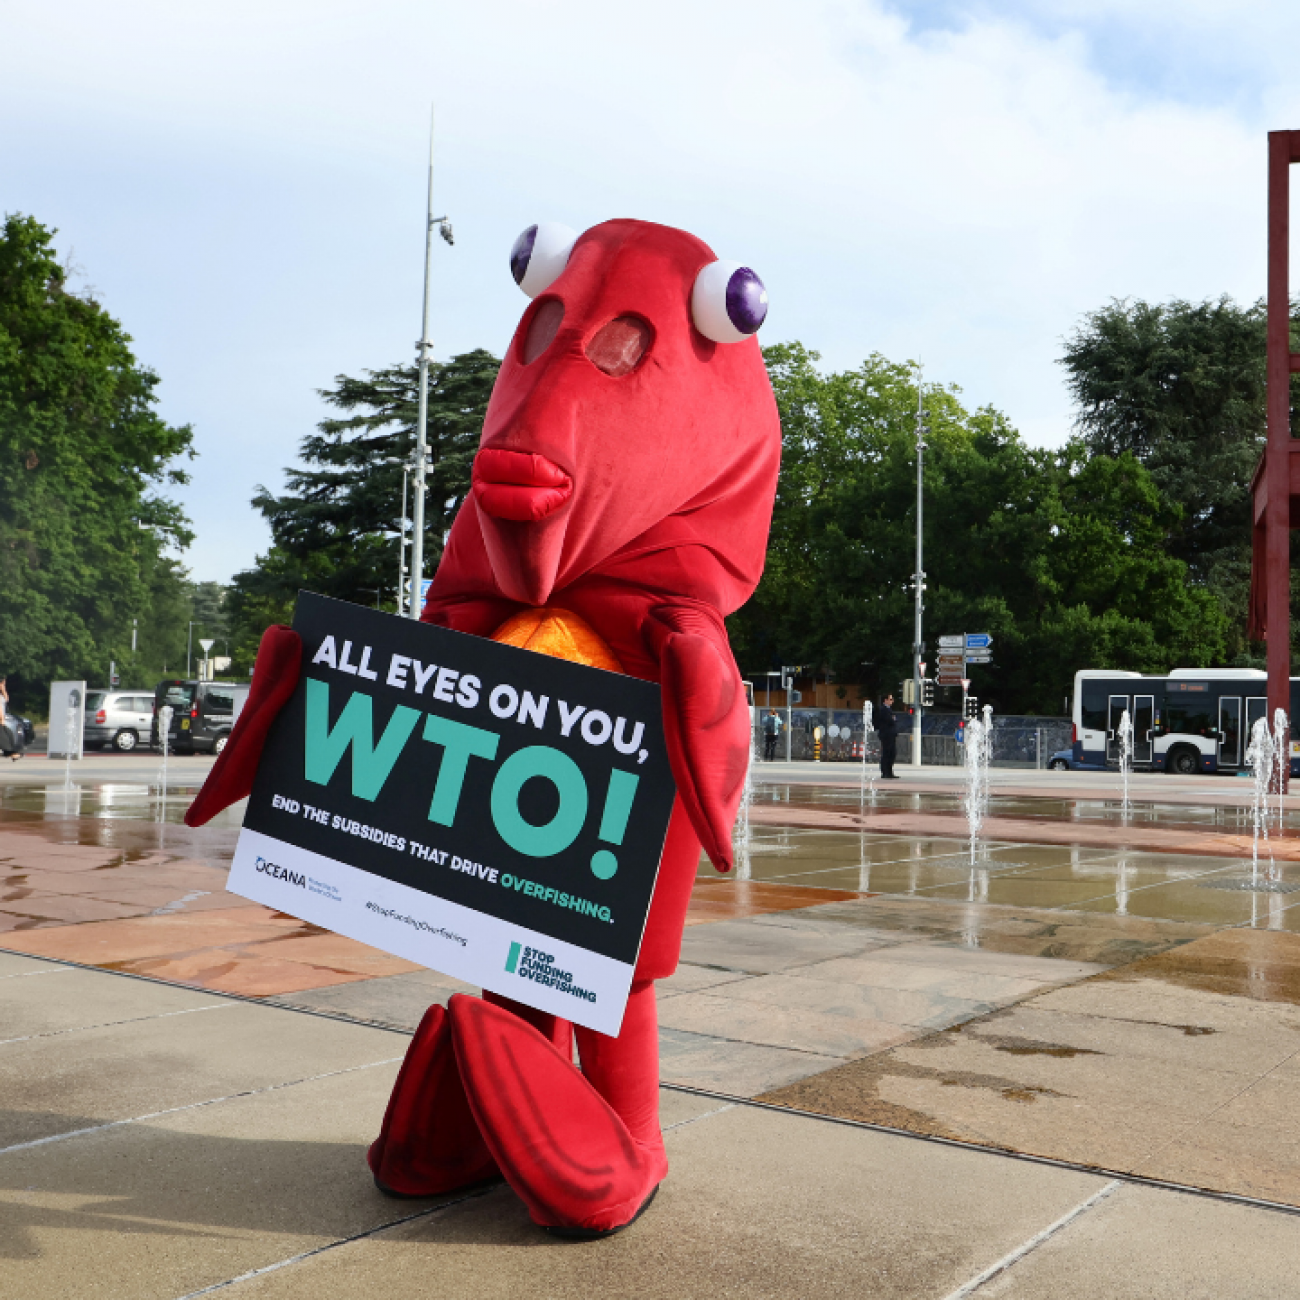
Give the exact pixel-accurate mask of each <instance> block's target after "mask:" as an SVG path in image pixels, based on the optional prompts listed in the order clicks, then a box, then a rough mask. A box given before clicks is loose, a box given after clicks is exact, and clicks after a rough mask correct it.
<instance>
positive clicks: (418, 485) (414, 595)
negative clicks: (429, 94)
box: [407, 111, 455, 618]
mask: <svg viewBox="0 0 1300 1300" xmlns="http://www.w3.org/2000/svg"><path fill="white" fill-rule="evenodd" d="M435 226H437V227H438V233H439V234H440V235H441V236H442V237H443V239H445V240H446V241H447V243H448V244H452V243H454V242H455V241H454V239H453V238H452V233H451V222H450V221H448V220H447V218H446V217H435V216H434V215H433V113H432V111H430V113H429V196H428V202H427V204H426V206H425V226H424V315H423V324H422V326H421V330H420V341H419V343H417V344H416V347H418V348H419V350H420V381H419V382H420V410H419V418H418V423H417V427H416V440H415V521H414V523H415V527H414V532H415V536H414V537H413V538H412V539H411V602H410V606H409V609H408V611H407V613H408V614H409V616H410V617H411V618H419V617H420V614H421V613H422V612H423V611H421V610H420V609H419V608H417V606H418V604H419V594H420V588H421V587H422V586H423V585H424V498H425V493H426V492H427V490H428V484H427V478H426V471H427V468H428V465H427V462H428V457H429V362H430V360H431V359H432V357H433V342H432V340H431V339H430V338H429V276H430V272H431V268H432V263H433V229H434V227H435Z"/></svg>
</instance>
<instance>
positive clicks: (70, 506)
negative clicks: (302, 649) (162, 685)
mask: <svg viewBox="0 0 1300 1300" xmlns="http://www.w3.org/2000/svg"><path fill="white" fill-rule="evenodd" d="M53 237H54V232H53V231H51V230H48V229H47V228H46V227H44V226H43V225H41V223H40V222H38V221H36V220H35V219H33V218H31V217H26V216H21V215H11V216H8V217H6V219H5V222H4V226H3V231H2V233H0V592H3V602H4V614H3V617H0V672H8V673H9V674H10V687H11V692H12V693H14V694H15V696H16V699H15V703H16V704H18V705H19V707H30V706H32V705H36V706H37V707H39V705H40V703H41V701H42V700H43V698H44V694H45V689H46V684H47V683H48V682H49V681H50V679H52V678H55V677H82V676H84V677H86V678H87V679H88V680H91V681H95V682H102V681H105V680H106V679H107V675H108V665H109V660H110V659H115V660H117V661H118V662H119V663H121V664H123V665H127V661H128V660H131V652H130V644H131V629H132V624H133V620H137V619H138V620H139V626H140V628H141V629H144V630H146V633H147V636H146V642H145V646H146V647H147V648H145V649H142V650H140V651H138V653H137V655H136V656H135V658H134V660H131V662H130V664H129V670H130V672H131V673H132V675H133V676H140V677H141V678H142V680H141V681H140V682H136V683H134V684H143V679H144V678H147V677H148V675H149V674H150V673H151V672H152V671H154V670H155V669H156V667H158V666H159V665H157V664H156V662H155V658H154V656H155V653H156V652H157V651H158V650H159V649H160V648H161V637H159V636H156V635H155V634H156V633H158V631H159V623H160V621H161V620H166V619H168V618H170V617H171V616H172V614H173V613H174V605H175V602H176V600H177V599H178V597H182V588H181V584H182V582H183V573H182V571H181V570H180V568H179V565H178V564H177V562H176V560H175V559H174V558H173V556H171V555H170V554H169V551H171V550H172V549H173V548H177V547H184V546H185V545H187V544H188V543H189V541H190V540H191V533H190V531H189V526H188V521H187V520H186V519H185V517H184V515H183V514H182V513H181V510H180V508H179V507H178V506H177V505H176V504H175V502H173V501H170V500H168V499H167V498H166V497H164V496H162V495H159V493H158V491H157V488H158V487H159V485H167V484H177V483H183V482H185V481H186V476H185V474H184V473H183V472H182V470H181V469H180V468H179V467H178V466H177V464H176V462H177V460H178V458H180V457H184V456H189V455H192V454H193V452H192V449H191V431H190V428H189V426H187V425H186V426H180V427H176V426H172V425H169V424H167V423H166V422H165V421H163V420H162V419H161V418H160V417H159V416H158V414H157V412H156V410H155V409H154V408H155V406H156V403H157V397H156V394H155V389H156V387H157V384H158V377H157V376H156V375H155V374H154V373H153V372H152V371H150V370H148V369H147V368H145V367H143V366H141V365H140V364H139V362H138V361H137V360H136V358H135V355H134V354H133V352H132V351H131V348H130V343H131V339H130V336H129V335H127V334H126V333H125V332H124V331H123V329H122V326H121V325H120V324H119V323H118V322H117V321H116V320H114V319H113V317H112V316H110V315H109V314H108V312H106V311H105V310H104V308H103V307H101V306H100V304H99V303H97V302H96V301H95V300H94V299H93V298H92V297H90V296H89V295H85V294H81V295H79V294H75V293H73V292H71V291H70V289H69V288H68V285H67V276H66V273H65V271H64V269H63V267H62V266H61V265H60V264H59V262H58V259H57V256H56V253H55V249H54V244H53Z"/></svg>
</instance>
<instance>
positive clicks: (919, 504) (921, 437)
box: [912, 366, 930, 765]
mask: <svg viewBox="0 0 1300 1300" xmlns="http://www.w3.org/2000/svg"><path fill="white" fill-rule="evenodd" d="M922 373H923V372H922V369H921V367H920V366H917V368H916V572H915V573H914V574H913V575H912V591H913V595H914V596H915V617H914V624H913V635H912V696H913V700H912V707H913V708H914V709H915V710H916V712H915V713H913V714H912V761H913V762H914V763H916V764H918V765H919V764H920V762H921V675H922V674H921V656H922V655H923V654H924V653H925V645H924V643H923V642H922V640H921V619H922V615H923V613H924V611H925V556H924V550H923V545H922V523H923V519H924V501H923V497H922V491H921V488H922V484H923V483H924V481H925V435H926V434H927V433H929V432H930V426H929V425H928V424H927V423H926V418H927V417H928V416H929V414H930V413H929V411H927V410H926V409H925V389H924V387H923V386H922V383H921V375H922Z"/></svg>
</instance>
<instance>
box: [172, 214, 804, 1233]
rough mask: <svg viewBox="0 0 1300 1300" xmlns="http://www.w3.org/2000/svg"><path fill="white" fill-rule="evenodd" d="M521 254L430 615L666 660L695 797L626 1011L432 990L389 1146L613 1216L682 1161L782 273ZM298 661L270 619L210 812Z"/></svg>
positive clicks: (401, 1176) (594, 1214)
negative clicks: (687, 943) (700, 940)
mask: <svg viewBox="0 0 1300 1300" xmlns="http://www.w3.org/2000/svg"><path fill="white" fill-rule="evenodd" d="M511 267H512V270H513V272H514V275H515V279H516V281H517V282H518V283H519V284H520V285H521V287H522V288H523V289H524V291H525V292H526V293H528V294H529V296H530V297H533V299H534V301H533V303H532V304H531V306H530V307H529V308H528V309H527V310H526V311H525V312H524V315H523V317H522V319H521V321H520V323H519V327H518V328H517V330H516V331H515V336H514V338H513V340H512V341H511V344H510V347H509V350H508V351H507V353H506V356H505V360H504V362H503V363H502V366H501V372H500V375H499V376H498V378H497V382H496V386H495V388H494V390H493V393H492V399H491V402H490V404H489V406H488V411H487V418H486V420H485V422H484V426H483V436H482V441H481V443H480V448H479V452H478V455H477V457H476V459H475V463H474V471H473V490H472V494H471V496H470V498H469V499H468V500H467V501H466V503H465V505H464V507H463V508H462V509H461V510H460V512H459V514H458V515H457V517H456V521H455V524H454V525H453V527H452V530H451V534H450V536H449V538H448V542H447V547H446V551H445V553H444V555H443V558H442V561H441V563H440V564H439V566H438V571H437V575H436V576H435V578H434V581H433V585H432V588H431V590H430V593H429V599H428V602H427V604H426V605H425V608H424V612H423V619H424V621H426V622H431V623H436V624H439V625H442V626H444V627H449V628H453V629H455V630H456V631H460V632H468V633H472V634H474V635H477V636H485V637H493V638H494V639H497V640H502V641H508V642H510V643H512V644H516V645H523V646H526V647H528V648H530V649H537V650H541V651H542V652H543V653H551V654H558V655H560V656H561V657H564V658H569V659H576V660H578V661H580V662H584V663H589V664H593V665H594V666H597V667H602V668H607V669H613V670H616V671H621V672H624V673H627V674H630V675H632V676H635V677H640V678H644V679H646V680H648V681H654V682H658V683H660V685H661V687H662V698H663V713H664V729H665V734H666V739H667V744H668V750H669V759H670V762H671V765H672V769H673V774H674V776H675V778H676V782H677V790H678V795H677V803H676V805H675V807H674V811H673V816H672V820H671V822H670V825H669V829H668V835H667V840H666V842H665V845H664V851H663V857H662V859H661V862H660V867H659V877H658V882H657V884H656V886H655V892H654V896H653V899H652V901H651V905H650V914H649V918H648V921H647V924H646V930H645V936H644V939H643V941H642V945H641V950H640V954H639V957H638V959H637V964H636V970H635V975H634V980H633V984H632V990H631V993H630V995H629V998H628V1003H627V1010H626V1012H625V1014H624V1018H623V1024H622V1028H621V1030H620V1032H619V1034H618V1036H617V1037H616V1038H611V1037H608V1036H607V1035H604V1034H600V1033H597V1032H596V1031H594V1030H590V1029H586V1028H584V1027H582V1026H577V1027H576V1029H575V1027H574V1026H572V1025H571V1024H569V1022H567V1021H563V1020H560V1019H559V1018H557V1017H555V1016H553V1015H549V1014H545V1013H543V1012H540V1011H536V1010H533V1009H531V1008H528V1007H524V1006H522V1005H519V1004H517V1003H514V1002H511V1001H509V1000H508V999H506V998H504V997H500V996H498V995H495V994H491V993H485V994H484V996H483V997H482V998H481V999H480V998H473V997H465V996H461V995H457V996H455V997H453V998H452V999H451V1002H450V1005H449V1006H448V1008H447V1009H445V1010H444V1009H443V1008H442V1007H441V1006H434V1007H431V1008H430V1009H429V1011H428V1012H427V1013H426V1015H425V1017H424V1019H423V1021H422V1022H421V1024H420V1027H419V1029H418V1030H417V1032H416V1035H415V1038H414V1040H413V1041H412V1043H411V1046H410V1049H409V1050H408V1052H407V1055H406V1059H405V1061H404V1063H403V1065H402V1069H401V1072H400V1074H399V1076H398V1079H397V1083H396V1085H395V1086H394V1089H393V1093H392V1097H391V1099H390V1101H389V1104H388V1110H387V1113H386V1115H385V1117H384V1123H383V1127H382V1130H381V1132H380V1135H379V1137H378V1139H377V1140H376V1141H375V1143H374V1145H373V1146H372V1147H371V1149H370V1153H369V1161H370V1166H371V1170H372V1172H373V1174H374V1177H375V1181H376V1182H377V1183H378V1184H379V1186H380V1188H381V1189H382V1190H384V1191H386V1192H389V1193H390V1194H395V1195H403V1196H433V1195H438V1194H442V1193H445V1192H450V1191H453V1190H455V1189H457V1188H462V1187H467V1186H470V1185H473V1184H476V1183H482V1182H486V1181H489V1180H492V1179H496V1178H501V1177H504V1178H505V1179H506V1181H507V1182H508V1183H509V1184H510V1185H511V1187H512V1188H513V1189H514V1190H515V1191H516V1192H517V1193H518V1194H519V1196H520V1197H521V1198H522V1199H523V1201H524V1203H525V1204H526V1205H527V1207H528V1211H529V1213H530V1214H531V1215H532V1217H533V1219H534V1221H535V1222H536V1223H538V1224H540V1225H541V1226H543V1227H545V1228H548V1229H549V1230H551V1231H553V1232H557V1233H560V1234H564V1235H572V1236H599V1235H604V1234H605V1233H608V1232H613V1231H617V1230H618V1229H620V1228H622V1227H625V1226H626V1225H627V1224H628V1223H630V1222H631V1221H632V1220H633V1219H635V1218H636V1217H637V1215H638V1214H640V1212H641V1211H642V1210H643V1209H644V1208H645V1207H646V1206H647V1205H648V1204H649V1202H650V1200H651V1199H652V1198H653V1196H654V1193H655V1191H656V1189H657V1188H658V1186H659V1183H660V1182H661V1181H662V1180H663V1178H664V1175H665V1174H666V1173H667V1169H668V1161H667V1156H666V1154H665V1151H664V1143H663V1138H662V1135H661V1133H660V1128H659V1055H658V1026H657V1018H656V1013H655V999H654V987H653V981H654V980H656V979H661V978H664V977H665V976H668V975H671V974H672V972H673V971H674V970H675V969H676V966H677V960H678V956H679V953H680V949H681V938H682V929H683V926H684V924H685V918H686V907H687V903H688V901H689V898H690V893H691V887H692V884H693V882H694V879H695V873H696V867H697V864H698V861H699V855H700V847H701V845H703V847H704V850H705V851H706V852H707V853H708V855H709V857H710V858H711V859H712V861H713V863H714V864H715V865H716V866H717V867H718V869H719V870H723V871H726V870H728V869H729V868H730V866H731V828H732V824H733V822H734V820H735V815H736V809H737V806H738V804H739V801H740V796H741V790H742V786H743V782H744V776H745V768H746V763H747V761H748V752H749V744H750V724H749V713H748V708H747V707H746V699H745V692H744V688H743V685H742V683H741V680H740V676H739V674H738V672H737V670H736V665H735V662H734V660H733V658H732V655H731V650H730V646H729V645H728V642H727V634H726V630H725V627H724V625H723V618H724V616H725V615H726V614H729V613H731V612H732V611H733V610H735V609H737V608H739V606H740V605H741V604H743V603H744V601H745V600H746V599H748V597H749V596H750V594H751V593H752V592H753V590H754V587H755V586H756V585H757V583H758V579H759V577H760V575H761V573H762V569H763V558H764V554H765V550H766V544H767V532H768V526H769V522H770V519H771V512H772V501H773V497H774V494H775V491H776V479H777V471H778V465H779V457H780V442H781V439H780V426H779V423H778V419H777V412H776V404H775V401H774V399H773V396H772V389H771V385H770V384H769V382H768V378H767V374H766V371H765V369H764V366H763V360H762V355H761V353H760V351H759V348H758V343H757V341H756V340H755V339H754V338H753V337H752V335H753V334H754V333H755V331H756V330H757V329H758V326H759V325H760V324H761V323H762V319H763V316H764V315H765V314H766V302H767V295H766V293H765V292H764V290H763V286H762V283H761V281H760V280H759V279H758V277H757V276H756V275H754V273H753V272H752V271H750V270H749V269H748V268H746V267H742V266H739V265H738V264H736V263H729V262H720V261H718V260H717V259H716V258H715V256H714V254H713V253H712V251H711V250H710V249H709V248H708V246H707V245H705V244H704V243H703V242H702V241H700V240H698V239H696V238H695V237H694V236H692V235H689V234H687V233H685V232H684V231H680V230H673V229H670V228H668V227H664V226H656V225H651V224H649V223H647V222H640V221H608V222H605V223H604V224H602V225H599V226H596V227H594V228H593V229H591V230H588V231H587V232H586V233H585V234H583V235H581V236H580V237H576V238H575V237H574V236H573V235H572V232H568V231H566V230H565V229H564V228H563V227H557V226H551V225H543V226H535V227H530V229H529V230H527V231H525V232H524V234H523V235H521V236H520V239H519V241H517V243H516V245H515V248H514V251H513V253H512V256H511ZM300 665H301V644H300V642H299V641H298V638H297V636H296V635H295V634H294V633H292V632H291V631H290V630H289V629H287V628H272V629H270V630H269V631H268V632H267V634H266V637H265V639H264V641H263V644H262V648H261V649H260V651H259V654H258V660H257V666H256V671H255V673H254V676H253V688H252V693H251V695H252V698H250V700H249V703H248V705H247V706H246V708H245V711H244V713H243V715H242V716H241V718H240V721H239V723H238V724H237V726H236V728H235V730H234V732H233V734H232V736H231V740H230V744H229V745H228V746H227V748H226V751H225V753H224V754H223V755H222V756H221V757H220V758H219V759H218V761H217V764H216V765H215V766H214V768H213V770H212V772H211V774H210V776H209V778H208V781H207V783H206V784H205V786H204V788H203V790H201V791H200V793H199V796H198V798H197V799H196V800H195V802H194V805H193V806H192V808H191V809H190V811H189V812H188V813H187V815H186V821H187V822H189V823H190V824H191V825H199V824H202V822H204V821H206V820H208V818H210V817H211V816H213V815H214V814H215V813H216V812H217V811H219V809H220V808H223V807H225V806H227V805H228V804H230V803H232V802H234V800H235V799H238V798H241V797H243V796H245V795H247V794H248V793H249V791H250V789H251V787H252V777H253V772H254V770H255V769H256V765H257V759H258V757H259V756H260V753H261V748H262V741H263V740H264V738H265V735H266V731H267V728H268V727H269V725H270V722H271V720H272V719H273V718H274V716H275V714H276V713H277V712H278V711H279V709H280V708H281V707H282V706H283V704H284V702H285V701H286V700H287V699H288V697H289V695H290V694H291V693H292V691H293V689H294V687H295V685H296V684H297V679H298V674H299V671H300ZM575 1032H576V1037H577V1047H578V1056H579V1059H580V1061H581V1068H580V1069H579V1068H578V1067H576V1066H575V1065H574V1064H573V1039H574V1034H575Z"/></svg>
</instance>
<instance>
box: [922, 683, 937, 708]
mask: <svg viewBox="0 0 1300 1300" xmlns="http://www.w3.org/2000/svg"><path fill="white" fill-rule="evenodd" d="M921 707H922V708H925V709H932V708H934V678H933V677H922V678H921Z"/></svg>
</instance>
